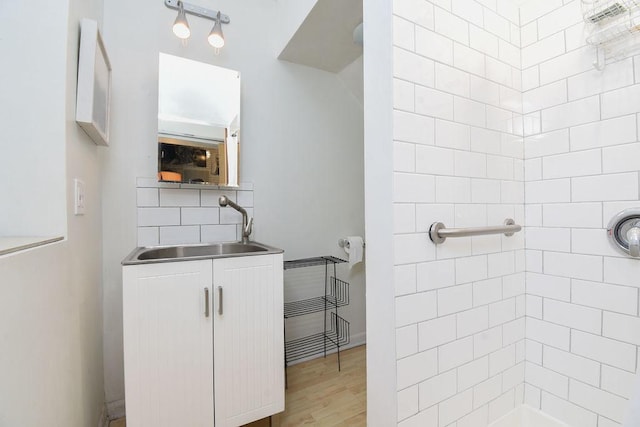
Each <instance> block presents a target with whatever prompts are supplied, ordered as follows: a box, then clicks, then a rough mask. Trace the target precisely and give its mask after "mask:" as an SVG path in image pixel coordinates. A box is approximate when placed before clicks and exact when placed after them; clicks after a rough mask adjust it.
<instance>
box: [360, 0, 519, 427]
mask: <svg viewBox="0 0 640 427" xmlns="http://www.w3.org/2000/svg"><path fill="white" fill-rule="evenodd" d="M393 13H394V16H393V42H394V49H393V85H394V97H393V107H394V112H393V124H394V126H393V139H394V143H393V147H394V154H393V160H394V162H393V170H394V190H393V200H394V204H393V209H394V231H393V233H394V252H395V253H394V256H393V263H394V265H395V268H394V273H395V276H394V285H395V292H396V298H395V304H396V316H395V317H396V319H395V325H396V357H397V368H396V372H397V383H396V390H397V402H398V410H397V420H398V422H399V423H398V425H400V426H413V425H421V426H432V425H433V426H435V425H438V426H441V427H442V426H447V425H451V424H456V422H457V425H458V426H467V425H468V426H474V427H481V426H485V425H487V424H488V423H490V422H491V421H493V420H495V419H496V418H498V417H500V416H502V415H504V414H505V413H506V412H508V411H509V410H511V409H512V408H514V406H515V405H517V404H518V403H519V402H521V401H522V398H523V390H524V386H523V382H524V366H525V365H524V358H525V347H524V335H525V318H524V315H525V296H524V293H525V283H524V279H525V275H524V268H525V264H524V250H523V249H524V235H523V233H520V234H516V235H515V236H513V237H505V236H500V235H495V236H480V237H473V238H471V237H466V238H458V239H449V240H447V241H446V242H444V243H443V244H441V245H438V246H435V245H434V244H433V243H432V242H431V241H430V240H429V237H428V235H427V231H428V229H429V226H430V225H431V224H432V223H433V222H437V221H438V222H443V223H444V224H445V225H446V226H447V227H474V226H487V225H497V224H501V223H502V222H503V221H504V220H505V218H513V219H515V221H516V222H517V223H522V222H523V220H524V204H523V203H524V184H523V179H524V176H523V160H522V157H523V143H522V136H521V126H519V125H518V124H519V123H521V122H520V116H521V115H520V111H521V95H520V79H519V77H520V49H519V42H520V39H519V35H520V33H519V26H518V13H517V9H515V8H511V7H509V5H508V4H507V3H505V2H498V5H497V7H496V2H482V3H477V2H475V1H455V0H454V1H452V2H440V1H437V2H436V1H433V2H430V1H423V2H414V1H410V0H396V1H395V2H394V9H393ZM365 28H366V24H365ZM365 43H366V41H365ZM366 72H367V69H366V68H365V75H366ZM389 79H391V76H389ZM365 105H367V107H368V105H369V104H368V103H367V102H366V99H365ZM367 166H368V165H367Z"/></svg>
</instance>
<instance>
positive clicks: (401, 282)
mask: <svg viewBox="0 0 640 427" xmlns="http://www.w3.org/2000/svg"><path fill="white" fill-rule="evenodd" d="M393 282H394V284H395V291H396V296H400V295H407V294H413V293H415V292H416V266H415V264H408V265H396V266H394V267H393Z"/></svg>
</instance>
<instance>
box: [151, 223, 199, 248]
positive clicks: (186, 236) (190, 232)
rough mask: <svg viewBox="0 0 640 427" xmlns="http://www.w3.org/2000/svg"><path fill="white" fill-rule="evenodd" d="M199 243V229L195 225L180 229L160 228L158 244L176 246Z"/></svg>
mask: <svg viewBox="0 0 640 427" xmlns="http://www.w3.org/2000/svg"><path fill="white" fill-rule="evenodd" d="M199 242H200V227H199V226H197V225H189V226H180V227H160V244H161V245H176V244H187V243H199Z"/></svg>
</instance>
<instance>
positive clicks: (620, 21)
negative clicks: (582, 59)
mask: <svg viewBox="0 0 640 427" xmlns="http://www.w3.org/2000/svg"><path fill="white" fill-rule="evenodd" d="M581 3H582V13H583V17H584V20H585V22H587V23H588V24H591V25H590V27H591V28H590V30H591V31H590V34H589V35H588V36H587V38H586V42H587V43H588V44H590V45H592V46H594V47H595V48H596V61H594V64H593V65H594V66H595V68H597V69H599V70H602V69H604V67H605V65H606V64H608V63H610V62H614V61H617V60H619V59H622V58H625V57H627V56H629V55H632V54H634V53H636V52H638V51H639V50H640V37H639V35H640V0H581Z"/></svg>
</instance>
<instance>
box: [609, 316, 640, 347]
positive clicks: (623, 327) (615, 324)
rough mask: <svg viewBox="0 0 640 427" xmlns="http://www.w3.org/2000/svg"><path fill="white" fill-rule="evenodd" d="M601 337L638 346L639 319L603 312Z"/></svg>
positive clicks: (639, 339) (639, 335)
mask: <svg viewBox="0 0 640 427" xmlns="http://www.w3.org/2000/svg"><path fill="white" fill-rule="evenodd" d="M602 335H603V336H605V337H608V338H614V339H617V340H619V341H623V342H627V343H630V344H635V345H640V318H639V317H637V316H627V315H624V314H618V313H609V312H607V311H605V312H604V313H603V315H602Z"/></svg>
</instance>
